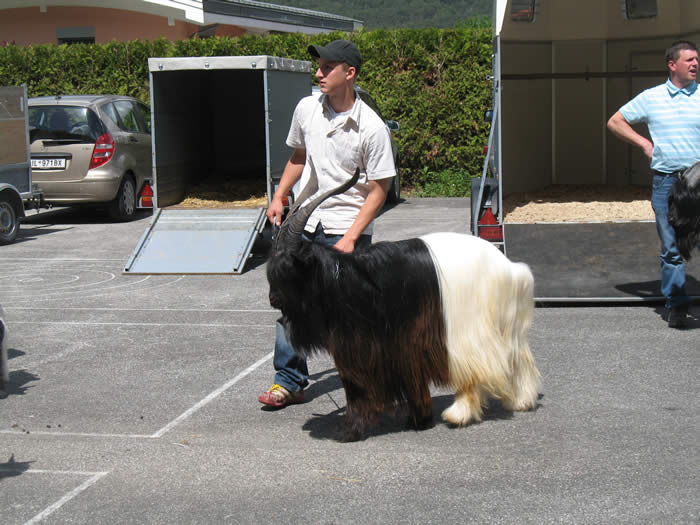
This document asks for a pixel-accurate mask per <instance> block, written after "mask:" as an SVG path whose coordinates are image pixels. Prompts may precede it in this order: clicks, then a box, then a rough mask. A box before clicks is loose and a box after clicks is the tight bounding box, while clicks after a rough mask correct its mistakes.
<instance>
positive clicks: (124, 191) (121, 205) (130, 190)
mask: <svg viewBox="0 0 700 525" xmlns="http://www.w3.org/2000/svg"><path fill="white" fill-rule="evenodd" d="M135 214H136V184H134V179H132V178H131V176H129V175H127V176H125V177H124V179H123V180H122V183H121V185H120V186H119V191H118V192H117V196H116V197H115V198H114V200H113V201H112V202H111V203H110V205H109V215H110V217H112V219H113V220H115V221H128V220H129V219H132V218H133V217H134V215H135Z"/></svg>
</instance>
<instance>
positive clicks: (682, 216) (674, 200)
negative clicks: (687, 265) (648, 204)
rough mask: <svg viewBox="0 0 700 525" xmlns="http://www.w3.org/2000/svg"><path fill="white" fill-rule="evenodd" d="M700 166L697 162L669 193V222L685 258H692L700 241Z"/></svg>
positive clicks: (677, 244) (679, 249)
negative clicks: (693, 251) (699, 173)
mask: <svg viewBox="0 0 700 525" xmlns="http://www.w3.org/2000/svg"><path fill="white" fill-rule="evenodd" d="M698 170H700V166H699V165H698V164H695V165H694V166H693V167H691V168H690V169H688V170H687V172H686V174H685V176H684V177H682V178H681V179H680V180H678V181H677V182H676V183H675V184H674V185H673V187H672V188H671V192H670V193H669V198H668V222H669V223H670V224H671V226H673V229H674V230H675V232H676V246H677V247H678V251H679V252H680V254H681V255H682V256H683V258H684V259H686V260H690V257H691V252H692V250H693V248H695V247H696V246H697V245H698V241H700V176H698V175H697V173H696V172H697V171H698Z"/></svg>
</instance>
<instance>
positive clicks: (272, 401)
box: [258, 384, 304, 408]
mask: <svg viewBox="0 0 700 525" xmlns="http://www.w3.org/2000/svg"><path fill="white" fill-rule="evenodd" d="M258 401H260V402H261V403H262V404H264V405H268V406H271V407H275V408H283V407H286V406H287V405H296V404H298V403H303V402H304V391H303V390H299V391H298V392H290V391H289V390H287V389H286V388H284V387H283V386H282V385H278V384H274V385H272V386H271V387H270V390H268V391H267V392H263V393H262V394H261V395H260V397H258Z"/></svg>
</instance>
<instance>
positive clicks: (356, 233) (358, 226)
mask: <svg viewBox="0 0 700 525" xmlns="http://www.w3.org/2000/svg"><path fill="white" fill-rule="evenodd" d="M390 185H391V177H389V178H386V179H379V180H371V181H369V194H368V195H367V199H366V200H365V203H364V204H363V205H362V207H361V208H360V212H359V213H358V215H357V218H356V219H355V222H353V223H352V226H350V229H349V230H348V231H347V232H345V235H343V237H342V238H341V239H340V240H339V241H338V242H337V243H336V244H335V246H334V248H335V249H336V250H338V251H340V252H345V253H350V252H352V251H353V250H354V249H355V242H357V239H359V238H360V235H362V232H363V231H365V228H367V226H369V223H370V222H372V221H373V220H374V218H375V217H376V216H377V213H379V210H381V209H382V206H384V201H385V200H386V194H387V192H388V191H389V186H390Z"/></svg>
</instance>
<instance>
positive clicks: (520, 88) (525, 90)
mask: <svg viewBox="0 0 700 525" xmlns="http://www.w3.org/2000/svg"><path fill="white" fill-rule="evenodd" d="M493 27H494V79H493V82H494V110H495V111H494V113H495V117H494V122H493V128H494V129H493V134H494V137H493V138H492V139H491V140H490V141H489V150H490V151H489V153H488V158H487V163H488V171H489V173H491V175H486V173H487V170H486V168H485V175H484V177H483V180H484V181H486V179H487V178H488V177H490V178H491V179H493V180H494V181H496V182H497V193H496V194H494V197H493V199H492V203H491V204H493V203H498V206H497V207H494V209H493V216H494V217H495V218H496V220H495V221H491V222H495V223H496V224H495V226H496V227H497V226H503V230H504V231H503V233H504V239H503V241H504V245H503V249H504V250H505V249H506V246H505V242H506V239H507V254H508V257H509V258H511V259H513V260H516V261H523V262H526V263H527V264H529V265H530V266H531V268H532V270H533V273H534V275H535V283H536V284H535V295H536V296H537V298H538V299H539V300H541V301H546V302H549V301H552V302H558V301H561V302H579V301H580V302H592V301H610V302H616V301H619V302H637V301H645V302H647V301H648V302H659V301H662V300H663V297H661V293H660V272H659V258H658V255H659V254H658V246H659V240H658V236H657V234H656V228H655V223H654V221H636V222H635V221H630V222H613V221H610V220H609V219H608V217H606V216H605V213H603V214H602V215H601V216H599V217H595V218H593V219H591V220H589V221H586V222H577V223H570V222H563V221H557V220H552V221H548V222H539V223H527V224H524V223H521V224H515V223H512V222H510V221H509V220H508V218H507V217H506V218H505V221H503V220H502V218H501V217H500V215H499V214H500V212H501V210H502V201H501V199H502V198H503V197H506V198H507V197H508V196H509V195H511V194H519V193H520V194H522V193H532V192H536V191H538V190H541V189H544V188H547V187H552V186H559V187H562V185H566V186H568V187H570V186H586V185H598V186H603V187H610V188H612V187H614V186H634V185H637V186H640V187H642V188H645V189H647V188H650V187H651V178H650V175H649V166H648V162H647V161H646V160H645V159H644V158H643V156H642V154H641V152H640V151H638V150H637V149H636V148H634V147H632V146H629V145H627V144H625V143H623V142H622V141H620V140H619V139H617V138H616V137H614V136H612V134H610V133H608V132H607V128H606V123H607V120H608V119H609V118H610V116H611V115H612V114H613V113H614V112H615V111H617V109H619V108H620V107H621V106H622V105H623V104H624V103H625V102H627V101H628V100H630V99H632V98H633V97H634V96H636V95H637V94H638V93H639V92H641V91H642V90H643V89H646V88H648V87H651V86H654V85H658V84H661V83H663V82H664V81H665V80H666V78H667V72H666V68H665V64H664V62H663V57H664V53H665V50H666V48H668V47H669V46H670V44H671V43H672V42H673V41H674V40H678V39H688V40H692V41H695V42H698V41H699V40H700V2H698V1H697V0H635V1H634V2H632V1H630V0H586V1H585V2H582V1H580V0H557V1H556V2H547V1H542V0H496V1H495V2H494V25H493ZM638 130H639V131H640V132H642V131H643V130H642V129H641V128H640V129H638ZM483 187H484V184H482V188H483ZM488 205H489V204H488V203H486V202H482V203H481V211H483V209H484V207H486V206H488ZM472 220H473V221H474V220H478V216H475V218H473V219H472ZM486 228H488V227H486ZM486 228H483V229H486ZM491 228H493V226H492V227H491ZM697 259H700V257H695V258H693V259H692V260H691V261H690V262H689V263H688V264H687V265H686V271H687V282H686V289H687V293H688V294H689V295H691V296H695V297H698V296H700V282H698V280H697V278H698V277H700V262H699V261H698V260H697Z"/></svg>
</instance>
